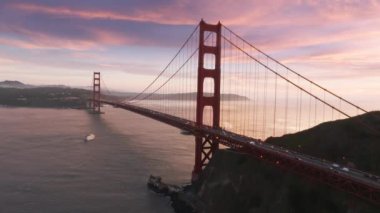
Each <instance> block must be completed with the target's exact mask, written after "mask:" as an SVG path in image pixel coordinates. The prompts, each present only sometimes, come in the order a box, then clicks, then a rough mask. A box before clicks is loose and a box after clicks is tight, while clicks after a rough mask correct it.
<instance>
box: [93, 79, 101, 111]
mask: <svg viewBox="0 0 380 213" xmlns="http://www.w3.org/2000/svg"><path fill="white" fill-rule="evenodd" d="M91 110H92V113H94V114H101V112H100V72H94V77H93V87H92V100H91Z"/></svg>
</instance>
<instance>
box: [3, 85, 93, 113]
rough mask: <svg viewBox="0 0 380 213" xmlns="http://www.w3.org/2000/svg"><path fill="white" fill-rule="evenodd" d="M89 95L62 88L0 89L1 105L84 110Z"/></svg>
mask: <svg viewBox="0 0 380 213" xmlns="http://www.w3.org/2000/svg"><path fill="white" fill-rule="evenodd" d="M89 94H90V91H88V90H83V89H73V88H61V87H35V88H23V89H21V88H0V105H3V106H18V107H52V108H76V109H83V108H86V104H87V99H88V98H89Z"/></svg>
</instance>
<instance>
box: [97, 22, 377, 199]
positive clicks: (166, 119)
mask: <svg viewBox="0 0 380 213" xmlns="http://www.w3.org/2000/svg"><path fill="white" fill-rule="evenodd" d="M223 30H225V26H223V25H222V24H221V23H218V24H217V25H210V24H206V23H205V22H204V21H201V22H200V24H199V44H198V43H195V45H197V44H198V45H199V46H198V75H197V78H196V79H195V80H197V97H196V106H195V107H196V114H195V120H194V118H193V117H192V118H190V119H189V118H183V117H181V116H178V115H172V113H173V108H169V107H168V108H167V109H166V110H164V111H160V109H159V108H157V107H156V108H153V109H149V108H148V106H147V105H142V106H138V105H137V104H136V102H138V100H135V98H134V99H133V100H135V101H134V102H132V101H130V102H129V103H122V102H119V101H115V100H107V99H101V97H100V73H94V84H93V97H92V102H93V111H94V112H96V113H100V104H101V103H103V104H109V105H112V106H115V107H117V108H122V109H126V110H129V111H132V112H134V113H137V114H140V115H144V116H146V117H149V118H152V119H155V120H157V121H160V122H163V123H166V124H168V125H171V126H174V127H177V128H179V129H182V130H185V131H188V132H190V133H192V134H193V135H194V136H195V143H196V144H195V164H194V169H193V172H192V180H193V181H194V180H197V178H198V177H199V175H200V174H201V172H202V171H203V169H204V167H205V166H206V165H207V164H208V163H209V161H210V159H211V158H212V156H213V154H214V153H215V151H216V150H217V149H218V148H219V144H221V145H224V146H226V147H229V148H231V149H233V150H235V151H238V152H242V153H246V154H248V155H250V156H252V157H254V158H257V159H258V160H260V161H265V162H267V163H269V164H271V165H272V166H275V167H277V168H279V169H283V170H286V171H291V172H293V173H296V174H300V175H302V176H304V177H307V178H310V179H313V180H315V181H318V182H321V183H323V184H325V185H329V186H331V187H334V188H336V189H339V190H342V191H344V192H346V193H350V194H353V195H355V196H357V197H360V198H363V199H365V200H368V201H370V202H372V203H374V204H377V205H380V178H378V177H377V176H375V175H373V174H369V173H366V172H363V171H359V170H356V169H354V168H350V169H349V170H347V168H346V170H343V169H342V168H339V169H334V168H333V167H332V166H333V162H329V161H326V160H323V159H318V158H316V157H312V156H308V155H305V154H302V153H299V152H296V151H291V150H286V149H284V148H282V147H279V146H275V145H268V144H265V143H263V142H262V141H261V140H260V139H258V138H256V137H253V136H252V137H251V136H247V135H246V134H243V133H236V132H233V131H228V130H226V129H224V128H221V127H223V125H222V126H221V125H220V116H221V115H220V114H221V113H220V99H221V94H220V93H221V90H220V87H221V58H222V57H221V53H222V50H221V49H222V46H223V51H225V50H226V46H224V45H226V44H227V43H231V45H230V47H231V48H232V47H233V46H235V45H236V44H235V43H234V39H230V36H224V35H223ZM227 30H228V29H227ZM194 32H195V31H194ZM205 33H206V34H207V37H206V38H205ZM210 34H213V35H214V36H213V38H216V39H215V40H216V41H215V43H214V42H211V43H212V44H211V45H209V42H207V44H205V43H206V42H205V40H207V38H208V37H209V35H210ZM223 42H224V45H223ZM221 43H222V44H221ZM185 44H186V43H185ZM245 47H246V48H247V46H245ZM237 49H239V48H237ZM240 51H241V52H243V53H244V54H246V55H247V56H248V57H251V55H249V53H247V52H244V51H245V50H244V48H241V49H240ZM194 53H196V51H194ZM207 54H211V55H213V58H214V59H215V60H214V61H213V66H211V67H213V68H210V67H205V62H209V60H205V58H206V57H205V56H206V55H207ZM225 56H226V55H224V52H223V62H225V61H224V58H225ZM191 57H192V55H190V58H191ZM266 57H268V58H269V56H266ZM194 58H196V55H194ZM261 58H262V57H261ZM252 60H255V61H257V63H258V64H261V66H262V67H265V68H266V70H269V71H272V72H275V73H276V76H277V77H278V78H284V79H285V81H287V82H288V83H290V84H294V85H295V86H296V87H297V88H300V89H303V88H302V87H300V86H298V85H296V84H295V83H294V82H291V81H290V80H288V78H286V77H285V76H281V75H279V74H278V73H277V72H276V71H273V70H271V68H270V64H268V63H264V64H263V62H261V61H260V57H257V58H254V57H253V58H252ZM186 62H187V61H185V63H186ZM235 63H236V62H235ZM276 63H278V62H276ZM193 69H194V70H195V69H196V64H195V67H194V68H193ZM224 69H225V65H223V73H224V74H226V73H225V70H224ZM261 71H263V70H261ZM162 73H163V72H162ZM162 73H161V74H160V75H162ZM233 74H234V75H236V71H235V70H234V72H233ZM160 75H159V76H158V77H160ZM225 76H226V75H223V76H222V77H223V78H224V77H225ZM298 76H299V75H298ZM172 77H173V76H172ZM172 77H170V78H169V79H168V80H166V81H165V82H164V84H163V85H159V87H158V88H161V87H162V86H165V84H167V83H168V82H169V81H170V80H171V79H172ZM277 77H276V78H274V79H277ZM223 78H222V80H223ZM261 78H262V79H263V76H262V77H261ZM207 79H211V80H213V82H214V86H213V89H214V90H213V91H214V92H213V94H211V96H210V95H209V94H206V93H205V92H204V91H205V88H206V87H205V86H207V85H205V82H207V81H205V80H207ZM154 82H156V80H154V81H153V83H154ZM153 83H151V85H152V84H153ZM182 83H183V82H182ZM311 83H312V84H314V82H311ZM151 85H149V86H151ZM190 85H191V84H190ZM276 85H277V84H276ZM250 86H251V85H248V87H250ZM223 88H225V82H224V81H223ZM322 89H323V90H324V91H327V90H326V89H324V88H322ZM146 91H147V90H146V89H145V90H144V91H143V92H142V93H141V94H139V95H140V96H143V97H142V98H141V99H142V100H144V99H147V98H148V97H150V96H151V95H152V94H154V93H156V92H157V91H159V90H158V89H154V90H153V92H152V93H146ZM275 91H276V90H275ZM170 92H171V91H170ZM328 92H329V91H328ZM223 93H224V94H225V91H223ZM329 93H330V94H332V93H331V92H329ZM161 95H162V94H161ZM333 95H334V94H333ZM334 96H336V95H334ZM136 97H138V96H136ZM312 97H314V96H312ZM314 98H316V100H319V101H320V102H321V103H323V104H325V105H326V104H327V103H326V102H325V101H324V99H323V100H321V99H320V98H319V97H314ZM339 99H340V100H341V101H342V100H343V101H346V100H344V99H342V98H341V97H339ZM148 100H149V99H148ZM153 100H154V99H153ZM184 100H185V101H186V99H184ZM310 100H311V99H308V103H309V105H311V104H310V103H311V101H310ZM300 102H301V101H300ZM346 102H347V101H346ZM161 103H165V102H161ZM347 103H348V102H347ZM349 104H350V105H353V104H351V103H349ZM325 105H323V106H325ZM328 106H330V107H331V109H336V108H334V106H332V105H328ZM354 106H356V105H354ZM164 107H165V106H164ZM205 107H211V108H212V112H213V113H212V124H211V125H210V124H206V122H204V111H205ZM356 107H357V106H356ZM300 108H301V107H300ZM363 111H364V110H363ZM244 113H246V112H244ZM300 114H301V113H300ZM245 116H252V114H245ZM299 116H300V115H299ZM309 117H310V115H309ZM292 119H294V118H292Z"/></svg>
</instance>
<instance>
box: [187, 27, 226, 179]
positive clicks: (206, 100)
mask: <svg viewBox="0 0 380 213" xmlns="http://www.w3.org/2000/svg"><path fill="white" fill-rule="evenodd" d="M221 29H222V25H221V23H220V22H219V23H218V24H217V25H210V24H206V23H205V22H204V21H203V20H202V21H201V22H200V25H199V52H198V53H199V54H198V85H197V105H196V124H197V125H203V124H204V117H203V115H204V110H205V107H206V106H210V107H211V108H212V112H213V113H212V127H214V128H219V122H220V75H221V74H220V73H221V72H220V63H221ZM205 33H214V34H215V36H216V42H215V43H212V44H211V46H208V45H206V44H205V42H204V41H205ZM207 54H211V55H213V57H211V58H214V59H215V60H214V61H213V62H214V64H213V65H212V66H211V67H213V69H212V68H205V63H204V62H205V57H206V55H207ZM206 78H210V79H212V80H213V82H214V89H213V90H214V93H213V94H211V95H208V96H207V97H206V96H205V93H204V88H205V79H206ZM217 149H218V141H217V140H216V139H215V138H214V137H213V136H212V135H202V134H196V135H195V164H194V170H193V173H192V180H193V181H194V180H196V179H197V178H198V176H199V174H200V173H201V172H202V170H203V169H204V167H205V166H206V165H207V164H208V162H209V161H210V159H211V158H212V155H213V154H214V153H215V151H216V150H217Z"/></svg>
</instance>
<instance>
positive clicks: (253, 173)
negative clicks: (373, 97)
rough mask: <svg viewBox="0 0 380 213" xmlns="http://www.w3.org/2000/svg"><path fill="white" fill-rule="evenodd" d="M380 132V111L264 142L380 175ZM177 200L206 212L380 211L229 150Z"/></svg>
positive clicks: (344, 212)
mask: <svg viewBox="0 0 380 213" xmlns="http://www.w3.org/2000/svg"><path fill="white" fill-rule="evenodd" d="M368 126H370V127H371V129H368ZM379 130H380V112H370V113H367V114H364V115H360V116H357V117H354V118H350V119H344V120H338V121H333V122H328V123H323V124H320V125H318V126H316V127H314V128H311V129H308V130H305V131H302V132H298V133H295V134H289V135H285V136H283V137H277V138H269V139H268V140H267V141H266V142H267V143H272V144H276V145H280V146H283V147H287V148H288V149H293V150H296V151H299V152H303V153H306V154H309V155H313V156H317V157H320V158H322V159H328V160H331V161H336V162H338V163H340V164H342V165H343V164H345V165H348V166H353V167H357V168H359V169H361V170H364V171H369V172H372V173H376V174H379V165H380V157H379V156H380V155H379V153H380V135H379V134H378V132H379ZM177 198H179V199H177ZM173 200H174V201H175V202H174V206H176V205H177V206H178V205H179V204H180V205H181V206H185V208H184V209H188V207H189V206H191V209H193V210H194V212H202V213H203V212H204V213H206V212H218V213H228V212H242V213H250V212H255V213H272V212H273V213H278V212H289V213H304V212H308V213H320V212H324V213H356V212H358V213H359V212H360V213H370V212H373V213H375V212H379V207H378V206H374V205H373V204H371V203H368V202H367V201H363V200H361V199H358V198H356V197H354V196H352V195H349V194H345V193H343V192H340V191H338V190H336V189H333V188H331V187H327V186H325V185H323V184H320V183H317V182H314V181H311V180H308V179H306V178H304V177H302V176H298V175H295V174H293V173H291V172H287V171H285V170H280V169H278V168H276V167H274V166H273V165H271V164H268V163H266V162H262V161H258V160H257V159H255V158H252V157H250V156H248V155H246V154H242V153H237V152H234V151H230V150H219V151H218V152H217V153H216V155H215V156H214V157H213V158H212V160H211V162H210V164H209V165H208V166H207V167H206V169H205V171H204V172H203V174H202V175H201V177H200V179H199V180H198V181H196V182H195V183H193V184H192V185H191V186H189V187H187V188H186V189H185V190H184V191H182V192H179V193H178V195H177V196H175V199H173ZM178 200H179V201H178Z"/></svg>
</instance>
